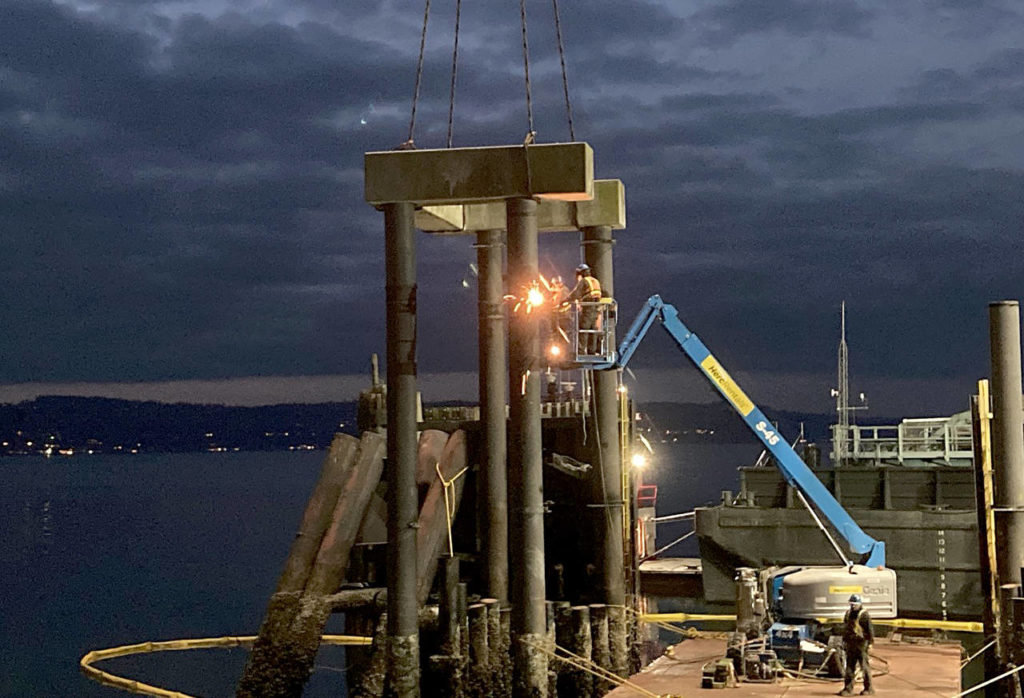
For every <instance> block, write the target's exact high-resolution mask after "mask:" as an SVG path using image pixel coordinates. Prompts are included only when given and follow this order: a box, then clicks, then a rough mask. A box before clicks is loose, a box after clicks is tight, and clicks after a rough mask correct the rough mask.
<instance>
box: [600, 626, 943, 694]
mask: <svg viewBox="0 0 1024 698" xmlns="http://www.w3.org/2000/svg"><path fill="white" fill-rule="evenodd" d="M872 654H874V655H877V656H878V657H880V658H882V659H884V660H885V661H886V662H888V673H885V674H883V675H881V676H876V677H875V680H874V688H875V695H877V696H890V697H891V698H896V697H897V696H899V697H900V698H916V697H920V698H925V697H926V696H927V697H928V698H936V697H937V696H941V698H950V696H955V695H956V694H957V693H959V692H960V690H961V689H960V646H959V645H955V644H911V643H894V642H889V641H886V640H879V641H878V642H877V643H876V644H875V648H874V651H873V653H872ZM724 656H725V641H724V640H718V639H710V638H697V639H693V640H685V641H684V642H681V643H679V644H678V645H676V646H675V647H674V648H673V649H672V650H671V651H670V652H669V653H666V655H665V656H662V657H659V658H658V659H657V660H655V661H654V662H653V663H651V664H649V665H648V666H647V667H645V668H644V670H643V671H641V672H640V673H639V674H636V675H635V676H632V677H631V678H630V681H631V682H633V683H635V684H637V685H638V686H640V687H642V688H645V689H647V690H648V691H651V692H653V693H656V694H658V695H672V696H686V697H688V698H689V697H691V696H696V695H708V696H714V695H716V693H717V692H716V691H713V690H703V691H702V690H701V688H700V680H701V667H702V666H703V665H704V664H705V663H706V662H709V661H712V660H715V659H719V658H721V657H724ZM873 668H874V671H875V672H876V673H877V672H878V671H880V670H883V669H884V668H885V665H884V663H883V662H879V661H874V662H873ZM842 687H843V684H842V682H841V681H836V682H831V681H830V682H826V681H813V680H794V679H785V680H784V681H782V682H781V683H743V682H741V683H740V684H739V686H738V687H737V688H729V689H727V690H726V691H724V692H723V695H726V696H731V697H733V698H748V697H749V698H768V697H771V698H782V696H785V698H797V697H798V696H834V695H836V694H837V693H838V692H839V691H840V689H842ZM861 688H862V686H861V685H860V683H859V682H858V684H857V686H856V690H855V692H854V693H855V694H859V693H860V690H861ZM638 695H639V693H638V692H637V691H634V690H632V689H631V688H629V687H628V686H621V687H619V688H617V689H615V690H614V691H612V692H611V693H609V694H608V696H609V697H611V698H635V697H636V696H638Z"/></svg>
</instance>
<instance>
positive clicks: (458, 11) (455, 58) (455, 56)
mask: <svg viewBox="0 0 1024 698" xmlns="http://www.w3.org/2000/svg"><path fill="white" fill-rule="evenodd" d="M461 18H462V0H455V43H454V45H453V47H452V86H451V90H450V91H449V93H448V147H449V148H451V147H452V125H453V122H454V118H455V76H456V73H457V72H458V65H459V20H460V19H461Z"/></svg>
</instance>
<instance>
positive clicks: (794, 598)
mask: <svg viewBox="0 0 1024 698" xmlns="http://www.w3.org/2000/svg"><path fill="white" fill-rule="evenodd" d="M603 300H604V303H603V304H602V307H601V308H599V310H600V311H601V314H602V315H601V319H600V321H599V322H598V329H597V330H593V331H592V332H596V333H597V334H598V335H599V338H598V341H594V339H590V341H588V342H583V343H581V342H580V340H579V336H580V335H579V334H578V333H577V335H576V337H575V338H574V339H573V341H572V344H573V346H574V347H575V348H576V352H575V360H576V363H577V364H579V365H580V366H581V367H583V368H589V369H593V370H611V369H620V368H624V367H625V366H626V365H627V364H628V363H629V361H630V359H631V358H632V357H633V354H634V353H635V352H636V350H637V347H638V346H639V345H640V342H641V341H642V340H643V338H644V337H645V336H646V334H647V331H648V330H649V329H650V328H651V326H652V325H653V324H654V323H655V321H660V322H661V326H662V327H663V328H664V329H665V331H666V332H668V334H669V336H671V337H672V339H673V340H674V341H675V343H676V344H677V345H678V346H679V348H680V349H682V351H683V353H685V354H686V356H687V357H689V359H690V360H691V361H692V362H693V363H694V365H696V366H697V368H698V369H700V371H701V373H702V374H703V375H704V377H705V378H707V379H708V381H709V382H710V383H711V384H712V385H713V386H714V387H715V389H716V390H717V391H718V392H719V393H720V394H721V395H722V397H724V398H725V400H726V402H728V403H729V404H730V405H731V406H732V407H733V409H735V410H736V412H737V413H738V414H739V415H740V417H742V418H743V421H744V422H745V423H746V425H747V426H748V427H749V428H750V430H751V431H752V432H753V433H754V435H755V436H756V437H757V438H758V440H759V441H760V442H761V443H762V444H764V447H765V449H767V450H768V452H769V453H771V455H772V456H773V457H774V460H775V463H776V464H777V466H778V468H779V470H780V471H781V473H782V476H783V477H784V478H785V480H786V482H787V483H788V484H789V485H791V486H792V487H793V488H794V490H795V491H796V493H797V495H798V496H799V498H800V500H801V502H802V503H803V504H804V506H805V507H806V508H807V510H808V512H809V513H810V514H811V516H812V517H813V518H814V520H815V523H816V524H817V525H818V527H819V528H820V529H821V531H822V533H823V534H824V535H825V536H826V538H827V539H828V540H829V543H830V544H831V545H832V547H833V549H834V550H835V551H836V553H837V554H838V556H839V558H840V559H841V560H842V562H843V564H842V566H836V567H822V566H794V567H784V568H771V569H769V570H765V571H761V572H760V573H759V574H758V578H759V580H760V581H759V584H758V586H759V587H760V589H758V590H757V591H756V592H754V593H753V594H751V595H749V596H750V597H751V598H754V597H757V596H760V598H762V599H767V604H766V605H767V608H765V609H764V610H765V611H766V613H761V614H760V615H761V616H762V617H765V616H767V615H768V614H770V615H771V616H772V617H773V618H774V620H775V622H774V623H772V625H771V627H770V628H769V629H768V638H769V642H770V645H771V648H772V650H773V651H774V652H775V653H776V654H777V656H778V658H779V659H780V660H782V661H783V662H784V663H786V664H789V663H799V664H801V665H803V666H808V665H814V664H816V663H817V662H815V656H817V658H818V660H819V661H821V662H823V661H825V660H826V658H827V656H828V655H829V654H831V653H826V652H825V651H824V649H825V648H826V647H827V645H826V642H827V639H828V638H827V632H826V631H825V629H824V626H823V625H822V622H821V619H825V618H833V619H834V618H836V617H838V616H841V615H842V614H843V612H844V611H845V610H846V607H847V604H848V599H849V596H850V595H851V594H852V593H857V594H860V595H861V596H862V597H863V599H864V605H865V607H867V608H868V609H870V611H871V613H872V615H874V616H875V617H876V618H893V617H895V616H896V576H895V573H894V572H893V571H892V570H889V569H886V568H885V544H884V543H883V542H882V541H878V540H875V539H874V538H872V537H871V536H869V535H868V534H867V533H865V532H864V531H863V530H862V529H861V527H860V526H859V525H857V522H856V521H854V520H853V518H852V517H851V516H850V514H849V513H848V512H847V511H846V510H845V509H843V507H842V505H840V504H839V502H838V501H836V499H835V497H833V496H832V493H831V492H829V491H828V489H826V487H825V486H824V485H822V484H821V481H820V480H818V478H817V477H815V475H814V473H813V472H811V470H810V469H809V468H808V467H807V465H805V464H804V462H803V460H802V459H801V458H800V456H799V455H797V453H796V452H795V451H794V450H793V449H792V447H790V445H789V444H788V443H787V442H786V440H785V439H783V438H782V436H781V435H780V434H779V433H778V431H777V430H776V429H775V427H774V426H772V423H771V422H770V421H769V419H768V418H767V417H766V416H765V414H764V413H763V412H762V411H761V410H760V408H758V407H757V405H755V404H754V403H753V401H751V400H750V398H748V397H747V395H746V394H745V393H744V392H743V390H742V389H741V388H740V387H739V385H737V384H736V382H735V381H734V380H733V379H732V377H731V376H730V375H729V373H728V372H727V371H726V370H725V368H724V367H723V366H722V365H721V364H720V363H719V361H718V360H717V359H716V358H715V357H714V355H713V354H712V353H711V352H710V351H709V350H708V348H707V347H706V346H705V345H704V343H703V342H702V341H701V340H700V338H699V337H698V336H697V335H695V334H694V333H693V332H692V331H690V329H689V328H688V327H687V326H686V325H685V324H684V323H683V322H682V321H681V320H680V319H679V313H678V311H677V310H676V308H675V307H674V306H672V305H670V304H668V303H666V302H664V301H663V300H662V299H661V297H660V296H657V295H654V296H651V297H650V298H649V299H648V300H647V302H646V303H645V305H644V307H643V309H642V310H641V311H640V313H639V314H638V315H637V317H636V319H635V320H634V321H633V324H632V325H630V327H629V330H628V331H627V333H626V335H625V337H624V338H623V340H622V342H621V343H620V344H619V346H618V349H617V350H615V349H612V348H611V347H613V337H614V329H615V328H614V325H615V312H616V308H615V305H614V302H612V303H609V302H608V301H607V300H606V299H603ZM583 332H584V333H585V332H586V330H584V331H583ZM583 336H586V335H585V334H584V335H583ZM581 347H582V348H584V349H589V350H590V351H586V350H584V351H581ZM818 513H820V514H821V516H822V517H824V518H825V519H826V520H827V521H828V523H829V524H831V525H832V527H833V528H834V529H835V531H836V532H837V533H838V534H839V536H840V537H842V539H843V540H844V541H845V542H846V545H847V547H848V549H849V552H850V553H851V557H848V556H847V554H846V553H845V552H844V551H843V550H842V548H841V547H840V546H839V544H838V543H837V542H836V540H835V539H834V538H833V536H832V535H831V533H830V532H829V530H828V529H827V528H826V526H825V525H824V524H823V523H822V521H821V519H820V518H819V516H818ZM851 558H852V559H851ZM762 605H765V604H764V603H763V602H762ZM752 613H755V614H756V612H753V611H752ZM737 614H738V616H739V615H744V614H743V613H741V609H737ZM764 625H767V620H765V623H764ZM758 630H764V628H763V627H762V628H755V629H754V630H753V631H752V632H750V631H751V629H750V628H749V627H748V628H747V631H748V632H750V634H756V633H757V632H758ZM830 644H831V645H833V646H834V645H835V642H834V641H833V642H832V643H830ZM762 669H763V667H762Z"/></svg>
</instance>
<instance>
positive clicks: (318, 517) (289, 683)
mask: <svg viewBox="0 0 1024 698" xmlns="http://www.w3.org/2000/svg"><path fill="white" fill-rule="evenodd" d="M359 444H360V441H359V439H356V438H355V437H353V436H349V435H347V434H336V435H335V437H334V440H333V441H332V442H331V446H330V449H329V450H328V452H327V456H326V458H325V459H324V464H323V466H322V468H321V471H320V476H319V478H318V479H317V483H316V485H315V486H314V488H313V494H312V495H311V496H310V498H309V502H308V503H307V504H306V510H305V512H304V513H303V516H302V522H301V523H300V525H299V530H298V532H297V534H296V537H295V541H294V542H293V543H292V547H291V550H290V551H289V553H288V559H287V560H286V561H285V566H284V570H283V571H282V573H281V577H280V579H279V580H278V583H277V590H276V592H275V593H274V595H273V596H271V598H270V603H269V604H268V605H267V612H266V615H265V616H264V618H263V623H262V624H261V625H260V632H259V636H258V637H257V639H256V642H255V643H254V644H253V649H252V652H251V653H250V654H249V658H248V661H247V662H246V665H245V670H244V672H243V674H242V677H241V679H240V681H239V684H238V689H237V695H238V696H239V698H269V697H271V696H287V695H294V694H295V692H296V688H295V686H296V685H298V692H299V693H301V691H302V685H303V684H304V683H305V681H306V679H307V678H308V671H304V670H303V668H302V663H301V662H298V663H297V662H296V659H297V657H296V656H295V655H294V654H293V643H292V641H291V627H292V623H293V622H294V620H295V618H296V617H297V616H298V615H299V614H300V613H301V612H302V611H303V609H302V608H300V605H301V596H302V592H303V589H304V588H305V586H306V582H307V580H308V579H309V577H310V575H311V574H312V571H313V567H314V565H315V561H316V556H317V553H318V552H319V549H320V545H321V543H322V541H323V538H324V534H325V533H326V532H327V529H328V527H329V526H330V524H331V521H332V518H333V514H334V509H335V507H336V505H337V502H338V499H339V496H340V495H341V490H342V486H343V485H344V483H345V481H346V479H347V478H348V477H349V475H350V474H351V471H352V469H353V467H354V462H355V460H356V457H357V451H358V447H359Z"/></svg>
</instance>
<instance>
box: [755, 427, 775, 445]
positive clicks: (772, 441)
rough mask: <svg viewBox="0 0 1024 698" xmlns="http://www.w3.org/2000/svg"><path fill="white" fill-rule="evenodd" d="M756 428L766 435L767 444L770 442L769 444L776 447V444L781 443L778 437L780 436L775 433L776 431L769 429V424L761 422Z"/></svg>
mask: <svg viewBox="0 0 1024 698" xmlns="http://www.w3.org/2000/svg"><path fill="white" fill-rule="evenodd" d="M755 428H756V429H757V430H758V431H759V432H761V433H762V434H764V440H765V441H767V442H768V443H769V444H771V445H772V446H774V445H775V444H777V443H779V435H778V434H776V433H775V432H774V431H772V430H771V429H769V428H768V425H767V424H765V423H764V422H763V421H761V422H758V423H757V425H756V427H755Z"/></svg>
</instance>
